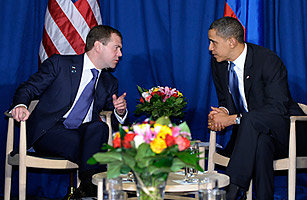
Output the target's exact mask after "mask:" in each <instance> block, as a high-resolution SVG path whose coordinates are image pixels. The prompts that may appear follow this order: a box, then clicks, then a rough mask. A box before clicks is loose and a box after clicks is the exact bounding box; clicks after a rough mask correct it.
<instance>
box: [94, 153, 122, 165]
mask: <svg viewBox="0 0 307 200" xmlns="http://www.w3.org/2000/svg"><path fill="white" fill-rule="evenodd" d="M93 158H94V159H95V160H96V161H97V162H98V163H100V164H108V163H111V162H121V161H122V156H121V153H119V152H114V151H109V152H99V153H96V154H94V155H93Z"/></svg>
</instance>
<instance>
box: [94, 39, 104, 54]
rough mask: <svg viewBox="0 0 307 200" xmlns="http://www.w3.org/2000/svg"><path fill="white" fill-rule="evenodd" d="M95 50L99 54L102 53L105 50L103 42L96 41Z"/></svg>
mask: <svg viewBox="0 0 307 200" xmlns="http://www.w3.org/2000/svg"><path fill="white" fill-rule="evenodd" d="M94 49H95V51H97V52H101V51H102V49H103V44H102V43H101V42H99V41H95V42H94Z"/></svg>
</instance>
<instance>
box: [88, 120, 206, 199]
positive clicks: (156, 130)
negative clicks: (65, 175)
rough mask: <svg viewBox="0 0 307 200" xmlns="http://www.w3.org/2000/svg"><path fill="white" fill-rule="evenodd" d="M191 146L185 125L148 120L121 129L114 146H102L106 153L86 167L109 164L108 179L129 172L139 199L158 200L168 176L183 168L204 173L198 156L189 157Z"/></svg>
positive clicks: (100, 154)
mask: <svg viewBox="0 0 307 200" xmlns="http://www.w3.org/2000/svg"><path fill="white" fill-rule="evenodd" d="M191 143H193V142H191V133H190V130H189V127H188V126H187V124H186V123H185V122H184V123H182V124H180V125H178V126H177V125H174V124H172V123H171V121H170V120H169V118H168V117H161V118H159V119H158V120H157V121H151V120H149V119H147V120H145V121H144V122H143V123H136V124H133V125H132V126H131V127H120V129H119V132H117V133H115V137H114V139H113V146H110V145H108V144H105V145H104V147H103V149H104V150H109V151H107V152H99V153H96V154H94V155H93V157H92V158H90V159H89V161H88V163H89V164H96V163H100V164H108V171H107V177H108V178H115V177H118V176H120V174H127V173H129V172H130V171H132V172H133V174H134V178H135V180H136V184H137V191H138V197H139V199H142V200H145V199H153V200H160V199H162V198H163V195H164V187H165V183H166V180H167V177H168V173H169V172H176V171H179V170H180V169H182V168H183V167H193V168H195V169H197V170H199V171H203V169H202V168H201V167H200V166H199V164H198V160H199V158H198V155H197V154H192V152H191V149H190V148H189V147H190V146H191ZM161 188H162V189H161ZM162 190H163V192H161V191H162ZM161 196H162V197H161Z"/></svg>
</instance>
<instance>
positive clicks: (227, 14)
mask: <svg viewBox="0 0 307 200" xmlns="http://www.w3.org/2000/svg"><path fill="white" fill-rule="evenodd" d="M224 16H225V17H233V18H236V19H237V20H239V19H238V17H237V15H236V14H235V12H233V10H232V9H231V8H230V6H229V5H228V3H227V2H225V8H224Z"/></svg>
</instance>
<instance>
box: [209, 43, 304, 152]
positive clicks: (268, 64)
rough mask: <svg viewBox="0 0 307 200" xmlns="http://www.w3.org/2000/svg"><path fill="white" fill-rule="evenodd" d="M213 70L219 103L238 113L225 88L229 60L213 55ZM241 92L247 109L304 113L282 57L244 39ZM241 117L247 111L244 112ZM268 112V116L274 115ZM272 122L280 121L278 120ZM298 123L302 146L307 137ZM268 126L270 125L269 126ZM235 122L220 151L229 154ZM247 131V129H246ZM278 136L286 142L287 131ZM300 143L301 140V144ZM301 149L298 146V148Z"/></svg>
mask: <svg viewBox="0 0 307 200" xmlns="http://www.w3.org/2000/svg"><path fill="white" fill-rule="evenodd" d="M212 73H213V80H214V83H215V87H216V91H217V96H218V101H219V106H223V107H225V108H227V109H228V110H229V114H238V113H237V111H236V109H235V105H234V103H233V100H232V97H231V94H230V93H229V90H228V62H227V61H224V62H220V63H218V62H217V61H216V60H215V58H213V57H212ZM243 78H244V92H245V98H246V101H247V108H248V112H257V113H262V114H263V115H265V114H274V115H275V114H276V115H281V116H284V117H286V118H289V116H290V115H298V116H300V115H305V114H304V112H303V111H302V110H301V109H300V108H299V106H298V105H297V103H296V102H295V101H294V100H293V99H292V97H291V94H290V91H289V86H288V80H287V70H286V67H285V66H284V64H283V62H282V61H281V59H280V58H279V57H278V56H277V55H276V54H275V53H274V52H272V51H270V50H269V49H266V48H264V47H261V46H258V45H254V44H250V43H247V55H246V60H245V65H244V75H243ZM242 115H243V118H244V115H246V113H243V114H242ZM274 115H271V116H274ZM275 123H281V122H279V121H278V120H276V121H275ZM304 126H306V125H301V126H300V127H298V128H297V129H299V131H298V132H299V134H298V138H301V140H300V141H298V144H297V145H298V146H299V147H300V148H302V147H303V146H305V143H306V142H305V141H306V137H305V136H304V135H303V131H302V130H303V129H305V127H304ZM268 128H269V129H270V127H268ZM237 131H238V126H236V125H235V126H233V131H232V135H231V138H230V140H229V142H228V144H227V146H226V147H225V149H224V150H223V151H221V153H222V154H224V155H226V156H230V155H231V152H232V150H233V148H234V144H235V141H236V135H237ZM247 131H248V130H247ZM278 137H279V138H278V140H279V141H281V142H282V143H283V144H287V143H288V139H289V134H286V133H285V134H279V136H278ZM300 143H301V144H300ZM298 151H299V152H301V150H298Z"/></svg>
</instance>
